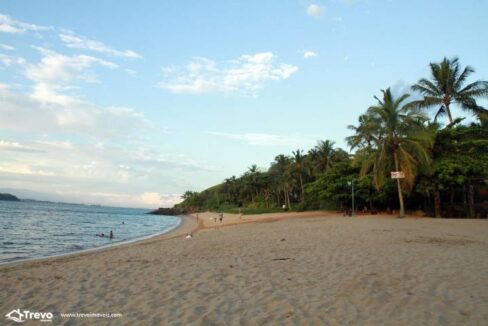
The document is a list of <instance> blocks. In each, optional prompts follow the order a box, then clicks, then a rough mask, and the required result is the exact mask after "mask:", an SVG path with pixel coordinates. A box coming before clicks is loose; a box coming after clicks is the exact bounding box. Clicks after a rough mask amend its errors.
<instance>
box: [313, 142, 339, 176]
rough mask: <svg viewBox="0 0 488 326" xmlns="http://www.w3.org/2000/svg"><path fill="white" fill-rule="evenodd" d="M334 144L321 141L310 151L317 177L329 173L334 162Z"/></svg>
mask: <svg viewBox="0 0 488 326" xmlns="http://www.w3.org/2000/svg"><path fill="white" fill-rule="evenodd" d="M334 144H335V143H334V142H333V141H330V140H325V141H323V140H321V141H319V142H318V143H317V145H316V146H315V147H314V148H312V149H311V150H309V152H308V154H309V156H310V158H311V160H312V161H313V162H314V165H315V170H316V175H319V174H320V173H322V172H325V171H327V170H328V169H329V168H330V167H332V164H333V161H334V153H335V150H334Z"/></svg>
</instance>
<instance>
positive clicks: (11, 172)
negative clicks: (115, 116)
mask: <svg viewBox="0 0 488 326" xmlns="http://www.w3.org/2000/svg"><path fill="white" fill-rule="evenodd" d="M120 145H121V143H120V140H119V143H118V144H117V145H111V144H110V142H107V143H105V144H103V145H102V146H100V144H99V143H98V144H97V143H92V142H76V143H73V142H71V141H67V140H57V139H54V138H49V137H47V138H41V139H38V140H31V141H22V142H21V141H11V140H3V141H0V183H1V184H2V187H9V188H20V189H30V190H32V191H40V192H43V193H50V194H52V195H53V194H57V196H58V197H62V200H65V201H72V202H89V203H101V204H111V205H116V206H129V207H130V206H132V207H152V208H156V207H162V206H172V205H173V204H175V203H177V202H179V201H181V199H180V195H179V193H181V192H182V191H183V190H182V189H181V185H180V180H179V178H180V177H179V176H181V175H182V174H185V173H186V175H185V177H184V179H185V180H187V179H191V176H192V175H194V173H195V172H198V171H200V172H202V173H205V174H208V172H207V171H203V170H201V169H200V170H198V167H196V166H190V165H188V164H187V163H185V162H187V161H188V158H186V157H184V156H182V155H179V154H178V153H162V151H161V147H160V146H157V147H151V145H148V144H144V143H141V144H137V145H133V146H130V145H129V144H128V143H127V142H126V143H125V144H124V145H123V146H120ZM148 146H149V147H148ZM25 149H27V150H25ZM168 158H174V159H173V160H168ZM152 162H155V163H154V164H153V163H152ZM182 178H183V177H182ZM186 187H187V186H185V188H186ZM189 188H191V187H189ZM54 200H60V199H54Z"/></svg>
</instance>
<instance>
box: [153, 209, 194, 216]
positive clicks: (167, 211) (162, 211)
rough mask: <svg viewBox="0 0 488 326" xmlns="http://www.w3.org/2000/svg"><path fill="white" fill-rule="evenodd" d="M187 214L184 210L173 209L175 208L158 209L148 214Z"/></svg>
mask: <svg viewBox="0 0 488 326" xmlns="http://www.w3.org/2000/svg"><path fill="white" fill-rule="evenodd" d="M187 213H189V212H188V211H186V210H182V209H175V208H164V207H160V208H158V209H155V210H153V211H150V212H149V213H148V214H153V215H173V216H174V215H182V214H187Z"/></svg>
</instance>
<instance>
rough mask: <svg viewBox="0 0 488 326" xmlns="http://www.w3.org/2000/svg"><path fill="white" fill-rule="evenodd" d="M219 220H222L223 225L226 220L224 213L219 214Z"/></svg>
mask: <svg viewBox="0 0 488 326" xmlns="http://www.w3.org/2000/svg"><path fill="white" fill-rule="evenodd" d="M219 220H220V223H222V221H223V220H224V213H223V212H222V213H220V214H219Z"/></svg>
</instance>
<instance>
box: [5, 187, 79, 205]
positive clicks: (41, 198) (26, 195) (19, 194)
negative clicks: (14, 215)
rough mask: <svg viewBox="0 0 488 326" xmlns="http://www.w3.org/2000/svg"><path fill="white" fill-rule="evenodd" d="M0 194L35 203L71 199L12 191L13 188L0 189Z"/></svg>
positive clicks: (24, 190) (32, 192)
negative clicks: (34, 201) (30, 200)
mask: <svg viewBox="0 0 488 326" xmlns="http://www.w3.org/2000/svg"><path fill="white" fill-rule="evenodd" d="M0 193H8V194H13V195H14V196H16V197H18V198H21V200H25V199H33V200H36V201H49V202H70V201H73V200H72V199H71V198H66V197H63V196H59V195H56V194H50V193H43V192H37V191H32V190H26V189H14V188H0Z"/></svg>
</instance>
